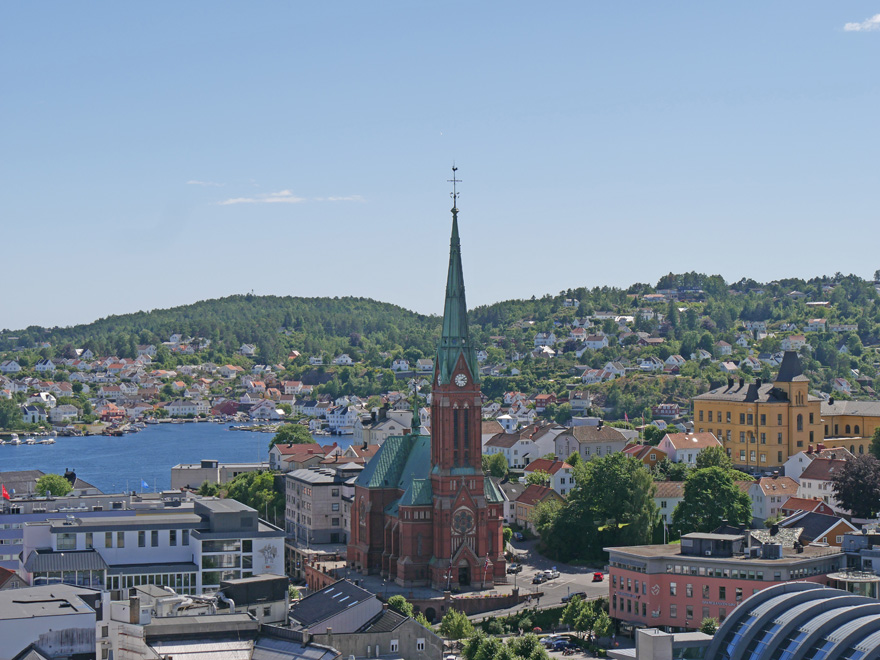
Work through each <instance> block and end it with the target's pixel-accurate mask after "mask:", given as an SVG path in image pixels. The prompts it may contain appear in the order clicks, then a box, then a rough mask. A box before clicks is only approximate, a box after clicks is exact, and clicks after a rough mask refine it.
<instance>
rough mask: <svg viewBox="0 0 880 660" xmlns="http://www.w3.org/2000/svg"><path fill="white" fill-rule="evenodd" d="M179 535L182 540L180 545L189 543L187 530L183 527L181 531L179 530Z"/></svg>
mask: <svg viewBox="0 0 880 660" xmlns="http://www.w3.org/2000/svg"><path fill="white" fill-rule="evenodd" d="M180 536H181V540H182V541H183V543H181V545H189V530H188V529H184V530H183V531H182V532H180Z"/></svg>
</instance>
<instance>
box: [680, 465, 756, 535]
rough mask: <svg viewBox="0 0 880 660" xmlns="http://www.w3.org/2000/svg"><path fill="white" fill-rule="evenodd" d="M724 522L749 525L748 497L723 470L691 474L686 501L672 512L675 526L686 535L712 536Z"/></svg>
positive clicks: (750, 509)
mask: <svg viewBox="0 0 880 660" xmlns="http://www.w3.org/2000/svg"><path fill="white" fill-rule="evenodd" d="M724 520H727V521H728V522H729V523H730V524H731V525H741V524H747V523H749V522H750V521H751V520H752V501H751V500H750V499H749V496H748V495H747V494H746V493H744V492H743V491H742V490H740V488H739V486H737V485H736V484H735V483H734V481H733V477H732V476H731V475H730V472H728V471H726V470H723V469H721V468H720V467H708V468H703V469H702V470H694V471H692V472H691V473H690V474H689V475H688V477H687V479H686V480H685V482H684V498H683V499H682V501H681V502H679V504H678V506H676V507H675V511H673V512H672V526H673V527H674V528H675V529H680V530H681V532H682V533H683V534H687V533H689V532H711V531H712V530H713V529H715V528H716V527H718V526H719V525H721V523H722V521H724Z"/></svg>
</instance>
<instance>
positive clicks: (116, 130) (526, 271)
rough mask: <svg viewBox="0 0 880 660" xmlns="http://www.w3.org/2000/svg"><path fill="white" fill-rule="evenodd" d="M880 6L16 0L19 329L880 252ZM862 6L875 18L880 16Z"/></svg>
mask: <svg viewBox="0 0 880 660" xmlns="http://www.w3.org/2000/svg"><path fill="white" fill-rule="evenodd" d="M878 15H880V1H877V0H875V1H874V2H859V1H851V2H845V3H842V2H834V3H830V2H793V1H789V2H775V3H757V2H756V3H706V2H674V3H657V2H628V3H594V2H580V1H579V2H559V3H534V2H511V1H508V2H482V3H473V2H455V1H453V2H444V3H423V2H403V1H402V2H372V3H365V2H336V3H322V2H312V3H306V2H297V3H295V2H248V3H241V2H239V3H220V2H197V1H189V2H185V3H180V2H150V3H119V2H106V3H100V2H92V3H87V4H80V3H69V2H54V3H53V2H41V3H3V4H2V5H0V76H2V77H0V79H2V81H3V93H2V94H0V121H2V127H3V129H2V132H0V153H2V158H0V177H2V179H0V180H2V185H0V230H2V231H0V236H2V240H0V244H2V245H4V247H5V248H6V249H4V250H3V254H4V257H5V259H4V261H5V264H4V268H3V273H4V277H3V279H4V286H3V287H2V294H0V328H21V327H24V326H26V325H30V324H40V325H69V324H73V323H78V322H87V321H91V320H93V319H95V318H98V317H102V316H106V315H109V314H114V313H124V312H131V311H137V310H139V309H144V310H147V309H154V308H160V307H169V306H173V305H179V304H186V303H190V302H194V301H196V300H201V299H205V298H213V297H220V296H224V295H229V294H233V293H244V292H247V291H250V290H253V291H254V292H255V293H258V294H279V295H286V294H290V295H302V296H323V295H331V296H332V295H340V296H342V295H359V296H368V297H371V298H376V299H379V300H385V301H389V302H394V303H398V304H401V305H404V306H406V307H408V308H410V309H415V310H417V311H421V312H429V313H439V312H440V311H441V310H442V292H443V284H444V278H445V273H446V259H447V249H448V235H449V219H450V216H449V208H450V206H451V204H450V199H449V184H447V183H446V180H447V179H449V178H450V174H451V172H450V170H449V167H450V165H451V164H452V162H453V160H454V161H455V162H456V163H457V165H458V166H459V172H458V174H459V178H461V179H462V180H463V182H462V183H461V184H460V188H459V190H460V192H461V198H460V200H459V208H460V210H461V213H460V220H461V233H462V241H463V258H464V266H465V277H466V281H467V286H468V300H469V303H470V304H471V305H478V304H483V303H489V302H494V301H497V300H503V299H507V298H512V297H528V296H531V295H533V294H535V295H541V294H543V293H547V292H551V293H556V292H558V291H560V290H563V289H566V288H569V287H576V286H588V287H592V286H597V285H598V286H601V285H617V286H626V285H628V284H630V283H632V282H637V281H643V282H656V281H657V279H658V278H659V276H660V275H662V274H663V273H666V272H668V271H670V270H671V271H675V272H681V271H690V270H697V271H705V272H711V273H716V272H717V273H720V274H722V275H723V276H724V277H725V278H727V279H728V281H734V280H737V279H739V278H740V277H742V276H749V277H753V278H755V279H758V280H771V279H774V278H778V277H787V276H801V277H809V276H813V275H820V274H833V273H834V272H836V271H842V272H844V273H849V272H854V273H856V274H859V275H861V276H863V277H869V276H871V275H872V274H873V272H874V270H876V269H877V268H880V256H878V255H877V249H876V245H877V242H878V238H880V229H878V227H880V211H878V204H877V189H878V175H880V157H878V155H880V150H878V146H880V137H878V135H880V133H878V130H877V126H878V120H877V118H878V117H880V82H878V81H880V78H878V75H877V63H878V61H880V57H878V56H880V17H878ZM872 17H876V18H873V19H872Z"/></svg>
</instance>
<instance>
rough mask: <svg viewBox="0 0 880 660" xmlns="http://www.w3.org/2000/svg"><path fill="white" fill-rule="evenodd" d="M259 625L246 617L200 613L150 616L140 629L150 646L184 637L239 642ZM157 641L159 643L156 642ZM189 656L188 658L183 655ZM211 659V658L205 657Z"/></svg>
mask: <svg viewBox="0 0 880 660" xmlns="http://www.w3.org/2000/svg"><path fill="white" fill-rule="evenodd" d="M259 626H260V624H259V623H258V622H257V621H255V620H254V619H252V618H251V616H250V615H249V614H247V613H246V612H245V613H242V614H200V615H198V616H168V617H153V618H152V620H151V621H150V623H148V624H147V625H146V626H144V634H145V636H146V638H147V642H148V643H149V644H150V645H151V646H153V645H157V644H159V643H168V640H171V639H174V638H177V637H182V636H186V637H187V638H192V637H195V636H202V637H206V638H209V639H210V640H211V641H215V640H216V641H223V640H224V639H228V638H229V637H233V638H236V639H240V638H242V637H244V638H247V637H251V638H252V637H254V636H256V633H257V631H258V630H259ZM160 640H162V641H161V642H160ZM187 657H190V656H187ZM207 657H212V656H207Z"/></svg>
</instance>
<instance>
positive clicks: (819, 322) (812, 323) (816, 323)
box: [804, 319, 828, 332]
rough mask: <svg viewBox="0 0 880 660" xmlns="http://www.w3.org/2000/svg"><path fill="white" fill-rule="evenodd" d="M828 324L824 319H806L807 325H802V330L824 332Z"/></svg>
mask: <svg viewBox="0 0 880 660" xmlns="http://www.w3.org/2000/svg"><path fill="white" fill-rule="evenodd" d="M827 325H828V323H827V321H826V320H825V319H810V320H809V321H807V325H806V326H804V330H805V331H806V332H825V328H826V326H827Z"/></svg>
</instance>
